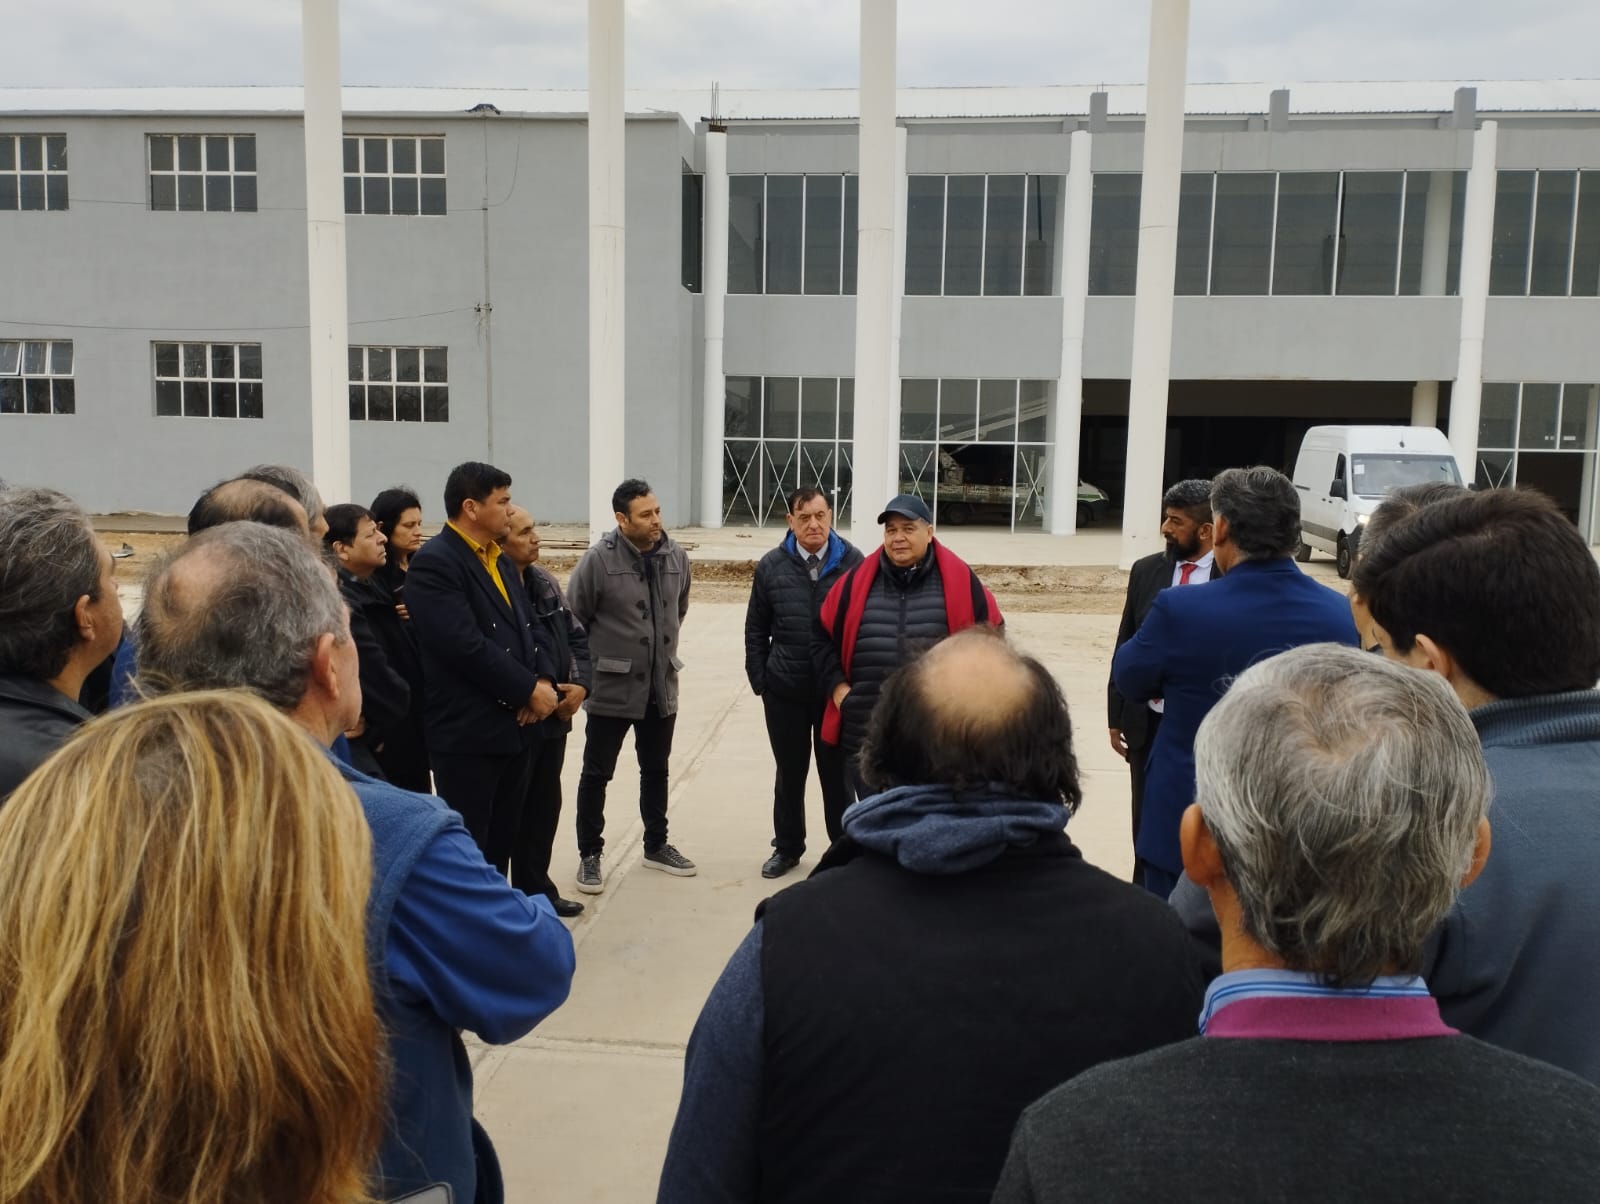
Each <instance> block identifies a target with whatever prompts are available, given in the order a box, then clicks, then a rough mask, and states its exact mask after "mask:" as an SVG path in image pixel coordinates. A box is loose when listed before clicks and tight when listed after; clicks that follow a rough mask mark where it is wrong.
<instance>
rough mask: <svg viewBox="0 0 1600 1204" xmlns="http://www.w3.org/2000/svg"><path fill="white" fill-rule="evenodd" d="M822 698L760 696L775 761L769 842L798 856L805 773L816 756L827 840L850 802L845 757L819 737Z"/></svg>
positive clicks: (834, 837) (803, 819) (836, 836)
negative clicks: (845, 776)
mask: <svg viewBox="0 0 1600 1204" xmlns="http://www.w3.org/2000/svg"><path fill="white" fill-rule="evenodd" d="M826 705H827V702H826V700H825V699H818V700H809V699H808V700H797V699H790V698H775V697H773V696H772V695H771V694H763V695H762V696H761V707H762V710H763V711H765V712H766V716H767V741H768V743H770V744H771V745H772V760H773V762H774V763H775V764H776V766H777V773H776V776H775V777H774V778H773V783H772V847H773V848H774V849H776V850H777V851H778V852H780V853H782V854H783V855H784V856H785V857H793V858H795V859H796V860H798V859H799V857H800V856H801V854H803V853H804V852H805V851H806V774H807V773H808V772H809V771H810V769H811V759H812V757H813V756H815V757H816V761H817V782H818V784H819V785H821V787H822V820H823V823H824V824H825V825H826V826H827V829H828V839H829V840H838V839H839V831H840V826H839V821H840V817H841V816H843V815H844V811H845V808H846V807H848V806H849V805H850V804H851V802H852V801H854V800H853V799H852V797H851V794H850V788H849V787H848V786H847V785H845V780H844V756H843V754H842V753H841V752H840V751H839V748H838V746H837V745H834V744H825V743H823V740H822V712H823V708H824V707H825V706H826Z"/></svg>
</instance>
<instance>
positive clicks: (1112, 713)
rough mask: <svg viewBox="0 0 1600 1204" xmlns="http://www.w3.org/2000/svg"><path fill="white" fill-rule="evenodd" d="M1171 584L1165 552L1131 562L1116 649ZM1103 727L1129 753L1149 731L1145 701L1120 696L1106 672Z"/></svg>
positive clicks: (1133, 630)
mask: <svg viewBox="0 0 1600 1204" xmlns="http://www.w3.org/2000/svg"><path fill="white" fill-rule="evenodd" d="M1213 572H1215V570H1214V569H1213ZM1171 584H1172V557H1170V556H1168V555H1167V554H1166V553H1165V552H1152V553H1150V555H1148V556H1141V557H1140V558H1139V559H1138V560H1135V561H1134V562H1133V567H1132V568H1131V569H1129V570H1128V598H1127V601H1125V602H1124V603H1123V605H1122V623H1121V624H1120V625H1119V626H1118V627H1117V648H1121V647H1122V646H1123V645H1124V644H1126V643H1127V642H1128V641H1129V640H1131V639H1132V638H1133V637H1134V636H1135V635H1136V634H1137V633H1138V631H1139V627H1140V625H1141V624H1142V623H1143V622H1144V617H1145V616H1146V615H1147V614H1149V613H1150V608H1151V607H1152V606H1153V605H1155V600H1156V595H1157V594H1159V593H1160V592H1161V591H1162V590H1164V589H1166V588H1167V587H1168V586H1170V585H1171ZM1113 652H1115V649H1113ZM1106 727H1108V728H1116V729H1118V730H1120V731H1121V732H1122V734H1123V736H1124V737H1126V739H1127V741H1128V751H1129V752H1130V753H1131V752H1137V751H1139V750H1140V749H1142V748H1144V746H1145V744H1146V743H1147V740H1148V735H1149V731H1150V708H1149V707H1148V706H1147V705H1146V704H1145V703H1142V702H1129V701H1128V700H1127V699H1126V698H1124V697H1123V696H1122V694H1121V693H1120V692H1119V691H1118V690H1117V683H1116V680H1115V679H1114V678H1113V677H1112V676H1111V675H1110V674H1109V673H1108V674H1107V675H1106Z"/></svg>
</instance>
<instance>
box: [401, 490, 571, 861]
mask: <svg viewBox="0 0 1600 1204" xmlns="http://www.w3.org/2000/svg"><path fill="white" fill-rule="evenodd" d="M510 508H511V477H510V476H509V475H508V474H507V473H505V472H502V471H501V470H500V469H498V468H495V467H494V466H493V465H489V464H480V463H477V462H475V461H469V462H468V463H466V464H459V465H457V466H456V467H455V468H453V469H451V471H450V476H449V477H448V478H447V479H446V481H445V486H444V509H445V514H446V515H448V516H449V521H448V522H447V523H446V524H445V528H444V530H443V531H441V532H439V534H438V535H436V536H434V537H433V538H432V539H430V540H429V541H428V542H427V543H425V544H423V545H422V548H421V549H420V550H419V551H418V552H417V554H416V555H415V556H413V557H412V558H411V568H410V570H409V571H408V573H407V575H406V607H407V609H409V610H410V612H411V621H412V623H413V624H414V625H415V628H414V629H415V631H416V633H417V642H418V644H419V645H420V646H421V649H422V670H423V678H424V681H425V694H424V710H423V714H424V716H425V719H426V723H427V731H428V755H429V758H430V760H431V761H432V763H433V776H434V784H435V785H436V786H437V787H438V790H439V795H440V797H441V798H443V799H444V800H445V801H446V802H447V803H449V804H450V805H451V806H452V807H454V808H455V809H456V810H457V811H459V812H460V813H461V817H462V819H464V820H465V821H466V824H467V831H468V832H470V833H472V838H473V839H474V840H475V841H477V842H478V847H479V848H480V849H482V850H483V853H484V856H485V857H486V858H487V859H488V860H489V862H490V863H491V864H492V865H494V867H495V868H496V869H498V870H499V871H500V872H501V873H505V872H506V871H507V869H508V868H509V867H510V864H511V845H512V842H513V840H514V839H515V837H516V830H517V817H518V816H519V815H520V814H521V812H522V803H523V797H524V795H525V793H526V791H527V784H528V768H529V756H528V747H527V744H526V742H525V740H524V738H523V734H522V728H524V727H526V726H527V725H528V724H530V723H538V722H539V721H540V720H542V719H544V718H545V717H546V716H547V715H549V714H551V713H552V712H553V711H554V710H555V709H556V707H557V706H558V705H559V703H560V701H561V700H560V698H559V697H558V695H557V693H556V681H557V680H558V678H559V676H560V671H559V669H558V667H557V665H556V661H555V657H554V655H553V654H552V651H551V649H550V648H549V646H548V645H547V644H546V643H545V637H544V636H543V629H542V628H536V627H535V625H534V622H533V612H532V608H531V607H530V606H529V605H528V595H527V593H526V592H525V591H523V590H522V589H519V588H517V582H518V578H517V570H516V566H515V565H513V564H512V563H511V560H510V558H509V557H508V556H506V555H505V553H504V552H502V551H501V549H500V543H499V541H500V540H502V539H504V538H505V537H506V535H507V534H508V533H509V532H510V530H511V519H510Z"/></svg>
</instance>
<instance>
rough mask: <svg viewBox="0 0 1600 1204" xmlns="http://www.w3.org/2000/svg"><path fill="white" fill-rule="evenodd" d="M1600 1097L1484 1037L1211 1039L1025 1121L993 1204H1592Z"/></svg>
mask: <svg viewBox="0 0 1600 1204" xmlns="http://www.w3.org/2000/svg"><path fill="white" fill-rule="evenodd" d="M1597 1184H1600V1089H1596V1088H1594V1087H1592V1086H1590V1085H1589V1084H1588V1083H1585V1082H1583V1081H1581V1080H1580V1079H1578V1078H1576V1077H1574V1076H1572V1075H1570V1074H1566V1073H1564V1072H1563V1071H1559V1070H1555V1069H1553V1068H1552V1067H1549V1066H1545V1065H1543V1064H1541V1063H1538V1062H1535V1061H1533V1060H1531V1059H1529V1058H1522V1057H1518V1056H1517V1055H1515V1054H1509V1053H1506V1052H1505V1051H1504V1050H1499V1049H1495V1048H1493V1047H1492V1046H1489V1045H1486V1044H1484V1043H1483V1042H1481V1041H1476V1040H1474V1039H1472V1038H1471V1037H1430V1038H1422V1039H1415V1040H1403V1041H1357V1042H1321V1041H1285V1040H1246V1039H1237V1038H1234V1039H1229V1038H1209V1037H1206V1038H1196V1039H1194V1040H1192V1041H1185V1042H1182V1043H1181V1044H1178V1045H1169V1046H1167V1047H1166V1048H1165V1049H1158V1050H1156V1051H1154V1052H1153V1053H1147V1054H1140V1055H1139V1056H1138V1057H1134V1058H1126V1059H1124V1060H1122V1061H1119V1062H1108V1063H1106V1064H1104V1065H1102V1066H1097V1067H1095V1068H1093V1069H1092V1070H1087V1071H1085V1072H1084V1073H1083V1074H1080V1075H1079V1076H1078V1077H1077V1078H1075V1079H1072V1080H1071V1081H1070V1082H1068V1083H1067V1084H1065V1085H1064V1086H1062V1087H1058V1088H1056V1090H1054V1091H1052V1092H1051V1093H1050V1094H1049V1095H1047V1096H1045V1097H1044V1098H1043V1099H1042V1100H1040V1101H1039V1102H1038V1103H1036V1104H1034V1105H1033V1106H1032V1107H1030V1108H1029V1109H1028V1110H1027V1111H1026V1112H1024V1113H1023V1114H1022V1119H1021V1121H1019V1122H1018V1125H1017V1131H1016V1134H1015V1136H1014V1137H1013V1138H1012V1143H1011V1154H1010V1156H1009V1157H1008V1158H1007V1160H1006V1165H1005V1170H1004V1171H1003V1172H1002V1174H1001V1176H1000V1183H999V1186H998V1187H997V1188H996V1189H995V1194H994V1200H995V1204H1046V1202H1050V1201H1064V1200H1083V1201H1094V1202H1095V1204H1107V1202H1115V1201H1121V1200H1126V1201H1130V1202H1133V1204H1148V1202H1149V1201H1151V1200H1183V1201H1207V1200H1216V1201H1228V1202H1229V1204H1233V1202H1235V1201H1257V1200H1293V1201H1295V1202H1296V1204H1309V1202H1314V1201H1324V1200H1325V1201H1329V1202H1330V1204H1332V1202H1335V1201H1337V1202H1341V1204H1342V1202H1344V1201H1350V1200H1359V1201H1362V1204H1376V1202H1379V1201H1390V1200H1392V1201H1395V1202H1396V1204H1414V1202H1415V1201H1418V1200H1514V1201H1518V1202H1519V1204H1520V1202H1524V1201H1527V1202H1531V1201H1538V1202H1539V1204H1562V1202H1565V1201H1579V1200H1585V1201H1587V1200H1593V1199H1594V1198H1595V1194H1596V1185H1597Z"/></svg>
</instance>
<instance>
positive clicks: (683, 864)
mask: <svg viewBox="0 0 1600 1204" xmlns="http://www.w3.org/2000/svg"><path fill="white" fill-rule="evenodd" d="M644 864H645V865H648V866H649V867H650V868H651V869H653V870H662V871H663V872H665V873H668V874H674V875H676V876H677V877H679V878H693V877H694V876H695V874H696V872H697V871H696V870H695V868H694V862H692V861H690V860H689V859H688V858H687V857H685V856H684V855H683V854H682V853H680V852H678V850H677V849H675V848H673V847H672V846H671V845H670V844H664V845H662V846H661V847H660V848H659V849H657V850H656V851H655V852H653V853H651V852H649V851H646V853H645V855H644ZM579 886H580V888H581V886H582V884H581V883H580V884H579Z"/></svg>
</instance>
